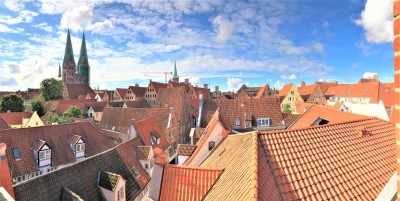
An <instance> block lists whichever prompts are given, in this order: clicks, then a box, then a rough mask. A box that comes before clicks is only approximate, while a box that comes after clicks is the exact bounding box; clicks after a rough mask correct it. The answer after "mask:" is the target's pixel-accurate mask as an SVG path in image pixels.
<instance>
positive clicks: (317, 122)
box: [311, 117, 329, 126]
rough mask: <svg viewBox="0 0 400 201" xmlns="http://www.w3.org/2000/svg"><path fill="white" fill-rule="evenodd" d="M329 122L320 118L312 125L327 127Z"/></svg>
mask: <svg viewBox="0 0 400 201" xmlns="http://www.w3.org/2000/svg"><path fill="white" fill-rule="evenodd" d="M328 123H329V120H326V119H323V118H320V117H318V118H317V119H316V120H315V121H314V122H313V123H312V124H311V126H318V125H325V124H328Z"/></svg>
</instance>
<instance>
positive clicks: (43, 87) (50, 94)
mask: <svg viewBox="0 0 400 201" xmlns="http://www.w3.org/2000/svg"><path fill="white" fill-rule="evenodd" d="M40 91H41V93H42V95H43V97H44V99H45V100H46V101H48V100H54V99H62V98H63V96H62V92H63V85H62V83H61V80H56V79H54V78H46V79H44V80H42V82H40Z"/></svg>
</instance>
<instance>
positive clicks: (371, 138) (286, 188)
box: [217, 118, 396, 200]
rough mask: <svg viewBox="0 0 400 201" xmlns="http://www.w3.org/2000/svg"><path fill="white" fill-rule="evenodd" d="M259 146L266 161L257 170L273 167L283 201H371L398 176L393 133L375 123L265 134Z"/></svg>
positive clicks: (384, 124) (390, 127) (387, 125)
mask: <svg viewBox="0 0 400 201" xmlns="http://www.w3.org/2000/svg"><path fill="white" fill-rule="evenodd" d="M363 129H365V131H364V132H363V131H362V130H363ZM362 133H363V134H362ZM259 140H260V143H259V144H260V148H259V149H260V150H259V151H262V152H263V154H264V156H263V157H266V158H267V160H266V163H265V162H264V164H261V163H260V162H261V161H260V160H259V166H260V165H266V166H269V167H271V169H272V174H273V175H274V178H275V182H276V184H277V186H278V187H279V192H280V196H281V197H280V199H281V200H373V199H375V198H376V197H377V195H378V194H379V193H380V191H381V190H382V189H383V187H384V186H385V184H386V183H387V182H388V180H389V178H390V177H391V176H392V174H393V173H394V172H395V171H396V136H395V128H394V126H393V125H391V124H390V123H388V122H386V121H383V120H380V119H378V118H368V119H364V120H358V121H352V122H346V123H340V124H333V125H325V126H317V127H312V128H307V129H301V130H291V131H276V132H263V133H260V134H259ZM217 151H218V150H217ZM261 174H263V173H262V172H259V178H260V175H261ZM221 179H222V178H221ZM260 182H268V181H259V183H260ZM263 191H269V189H263Z"/></svg>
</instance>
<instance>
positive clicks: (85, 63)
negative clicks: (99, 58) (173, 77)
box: [78, 33, 90, 85]
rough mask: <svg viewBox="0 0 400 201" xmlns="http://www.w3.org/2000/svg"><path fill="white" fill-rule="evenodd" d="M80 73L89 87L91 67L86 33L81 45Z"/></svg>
mask: <svg viewBox="0 0 400 201" xmlns="http://www.w3.org/2000/svg"><path fill="white" fill-rule="evenodd" d="M78 72H79V74H80V75H81V76H83V77H85V81H84V83H85V84H87V85H89V84H90V66H89V59H88V55H87V50H86V40H85V33H83V36H82V45H81V52H80V54H79V60H78Z"/></svg>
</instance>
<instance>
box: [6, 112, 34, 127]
mask: <svg viewBox="0 0 400 201" xmlns="http://www.w3.org/2000/svg"><path fill="white" fill-rule="evenodd" d="M32 114H33V113H30V112H10V113H0V118H1V119H3V120H4V121H5V122H6V123H7V124H8V125H22V119H26V118H31V117H32Z"/></svg>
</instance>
